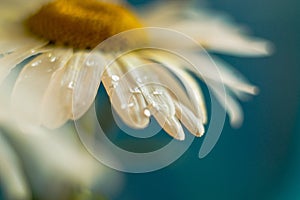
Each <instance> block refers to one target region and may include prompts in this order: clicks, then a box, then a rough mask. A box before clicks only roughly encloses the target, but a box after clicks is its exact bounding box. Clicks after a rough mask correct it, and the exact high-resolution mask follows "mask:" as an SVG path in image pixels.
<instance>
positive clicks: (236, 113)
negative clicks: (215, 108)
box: [208, 82, 244, 127]
mask: <svg viewBox="0 0 300 200" xmlns="http://www.w3.org/2000/svg"><path fill="white" fill-rule="evenodd" d="M208 87H210V88H211V89H212V90H211V91H212V92H213V93H214V95H215V96H216V97H217V99H218V100H219V102H220V104H221V105H222V106H223V107H224V108H225V109H226V111H227V113H228V115H229V119H230V124H231V126H233V127H240V126H241V124H242V123H243V120H244V114H243V110H242V108H241V106H240V104H239V103H238V102H237V101H236V100H235V99H234V98H233V97H231V96H230V94H229V93H226V97H225V99H224V95H223V91H222V90H221V89H220V87H218V86H217V85H216V84H215V83H213V82H210V83H209V84H208Z"/></svg>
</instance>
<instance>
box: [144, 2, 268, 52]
mask: <svg viewBox="0 0 300 200" xmlns="http://www.w3.org/2000/svg"><path fill="white" fill-rule="evenodd" d="M147 10H151V12H147V11H144V12H143V13H142V14H144V16H145V17H144V20H145V22H146V23H147V24H148V25H150V26H156V27H157V26H159V27H165V28H171V29H175V30H177V31H180V32H182V33H185V34H187V35H189V36H190V37H192V38H194V39H196V40H197V41H198V42H199V43H200V44H201V45H203V46H204V47H205V48H207V49H210V50H214V51H219V52H222V53H229V54H234V55H239V56H264V55H268V54H269V53H271V51H272V45H271V44H270V42H268V41H266V40H263V39H260V38H255V37H250V36H248V34H247V32H246V31H245V30H244V28H243V27H241V26H239V25H236V24H235V23H234V22H232V20H230V19H229V17H228V16H226V15H222V14H219V13H215V12H212V11H210V10H204V9H202V10H200V9H197V10H194V11H193V8H185V9H183V8H182V4H181V3H173V2H172V4H170V3H165V4H162V3H160V5H159V6H156V7H155V8H151V7H150V9H149V8H148V9H147ZM153 10H155V12H153Z"/></svg>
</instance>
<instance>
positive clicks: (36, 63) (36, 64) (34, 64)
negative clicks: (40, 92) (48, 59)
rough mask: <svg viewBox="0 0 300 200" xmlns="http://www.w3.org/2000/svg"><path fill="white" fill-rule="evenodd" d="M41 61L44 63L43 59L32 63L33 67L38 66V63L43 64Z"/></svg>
mask: <svg viewBox="0 0 300 200" xmlns="http://www.w3.org/2000/svg"><path fill="white" fill-rule="evenodd" d="M41 63H42V61H41V60H38V61H36V62H34V63H32V64H31V66H32V67H36V66H38V65H39V64H41Z"/></svg>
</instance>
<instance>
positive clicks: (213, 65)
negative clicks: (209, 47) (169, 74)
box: [147, 51, 258, 94]
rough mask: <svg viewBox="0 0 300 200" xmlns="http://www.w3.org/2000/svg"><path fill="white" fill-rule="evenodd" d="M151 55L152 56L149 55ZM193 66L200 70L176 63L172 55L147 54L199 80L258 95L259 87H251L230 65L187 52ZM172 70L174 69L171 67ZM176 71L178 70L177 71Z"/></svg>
mask: <svg viewBox="0 0 300 200" xmlns="http://www.w3.org/2000/svg"><path fill="white" fill-rule="evenodd" d="M149 53H150V54H149ZM185 53H186V55H187V56H188V58H189V59H191V62H194V63H192V64H193V65H195V66H197V67H198V69H196V68H195V67H193V66H192V65H191V64H189V63H186V62H183V61H182V62H181V63H179V62H178V63H176V64H173V63H174V60H176V59H177V60H178V58H176V57H174V56H173V57H172V56H171V55H170V54H166V53H165V52H163V51H157V52H155V51H154V52H147V54H149V57H152V58H153V59H155V60H156V61H158V62H161V63H163V64H165V65H166V66H170V63H171V66H176V67H178V68H182V69H185V70H189V71H191V72H193V73H194V74H195V75H197V76H198V77H199V78H201V79H204V81H205V80H209V79H210V80H212V81H216V82H221V83H223V84H225V85H226V86H227V87H229V88H230V89H231V90H236V91H240V92H245V93H249V94H256V93H257V90H258V89H257V87H255V86H253V85H251V84H250V83H249V82H248V81H247V80H246V78H244V76H242V75H241V74H240V73H239V72H237V71H236V70H234V69H233V68H232V67H230V66H229V65H228V64H225V63H224V62H222V61H220V60H218V59H215V58H214V59H213V60H212V59H211V58H209V57H208V55H206V54H203V53H199V54H197V53H195V52H188V51H186V52H185ZM170 68H172V67H170ZM175 70H176V69H175Z"/></svg>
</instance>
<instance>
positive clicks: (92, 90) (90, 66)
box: [73, 52, 106, 119]
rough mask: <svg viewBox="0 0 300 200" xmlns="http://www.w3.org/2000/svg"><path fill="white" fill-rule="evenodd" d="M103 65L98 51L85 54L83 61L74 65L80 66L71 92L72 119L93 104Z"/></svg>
mask: <svg viewBox="0 0 300 200" xmlns="http://www.w3.org/2000/svg"><path fill="white" fill-rule="evenodd" d="M105 66H106V61H105V59H104V57H103V55H102V54H101V53H100V52H92V53H90V54H87V55H86V59H85V60H84V61H83V62H78V63H76V65H74V68H80V73H79V74H78V78H77V81H76V84H75V87H74V92H73V94H74V95H73V115H74V116H73V118H74V119H78V118H80V117H81V116H82V115H83V114H84V113H86V112H87V111H88V109H89V108H90V106H91V105H92V104H93V102H94V100H95V97H96V95H97V92H98V88H99V86H100V82H101V77H102V75H103V72H104V70H105Z"/></svg>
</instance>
